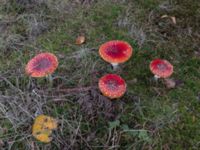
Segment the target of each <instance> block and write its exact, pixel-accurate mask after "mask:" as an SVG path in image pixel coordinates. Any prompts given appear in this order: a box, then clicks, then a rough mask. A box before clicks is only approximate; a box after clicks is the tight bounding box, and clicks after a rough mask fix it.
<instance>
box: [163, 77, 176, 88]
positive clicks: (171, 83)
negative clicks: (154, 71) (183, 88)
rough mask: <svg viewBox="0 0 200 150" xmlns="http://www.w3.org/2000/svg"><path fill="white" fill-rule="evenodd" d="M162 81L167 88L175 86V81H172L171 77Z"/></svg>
mask: <svg viewBox="0 0 200 150" xmlns="http://www.w3.org/2000/svg"><path fill="white" fill-rule="evenodd" d="M164 83H165V86H166V87H167V88H168V89H173V88H175V87H176V81H174V80H173V79H165V80H164Z"/></svg>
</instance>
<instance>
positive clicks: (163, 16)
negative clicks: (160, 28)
mask: <svg viewBox="0 0 200 150" xmlns="http://www.w3.org/2000/svg"><path fill="white" fill-rule="evenodd" d="M167 17H168V15H162V16H161V17H160V18H167Z"/></svg>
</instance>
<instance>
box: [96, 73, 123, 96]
mask: <svg viewBox="0 0 200 150" xmlns="http://www.w3.org/2000/svg"><path fill="white" fill-rule="evenodd" d="M99 89H100V91H101V92H102V94H103V95H104V96H107V97H109V98H111V99H114V98H120V97H121V96H123V95H124V93H125V92H126V83H125V81H124V79H122V78H121V77H120V76H118V75H116V74H107V75H105V76H103V77H101V78H100V80H99Z"/></svg>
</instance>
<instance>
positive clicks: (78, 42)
mask: <svg viewBox="0 0 200 150" xmlns="http://www.w3.org/2000/svg"><path fill="white" fill-rule="evenodd" d="M84 42H85V36H78V37H77V38H76V44H77V45H81V44H83V43H84Z"/></svg>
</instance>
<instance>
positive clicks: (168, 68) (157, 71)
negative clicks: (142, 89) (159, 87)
mask: <svg viewBox="0 0 200 150" xmlns="http://www.w3.org/2000/svg"><path fill="white" fill-rule="evenodd" d="M150 70H151V72H152V73H153V74H154V78H155V79H156V80H157V79H158V78H168V77H170V76H171V75H172V73H173V65H172V64H170V63H169V62H168V61H167V60H163V59H155V60H153V61H151V63H150Z"/></svg>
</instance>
